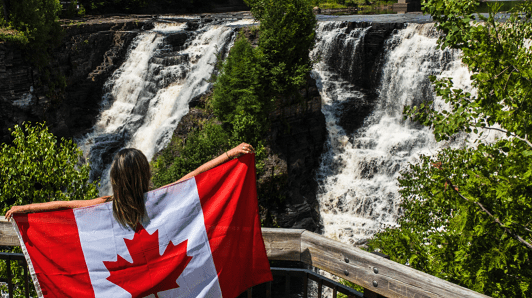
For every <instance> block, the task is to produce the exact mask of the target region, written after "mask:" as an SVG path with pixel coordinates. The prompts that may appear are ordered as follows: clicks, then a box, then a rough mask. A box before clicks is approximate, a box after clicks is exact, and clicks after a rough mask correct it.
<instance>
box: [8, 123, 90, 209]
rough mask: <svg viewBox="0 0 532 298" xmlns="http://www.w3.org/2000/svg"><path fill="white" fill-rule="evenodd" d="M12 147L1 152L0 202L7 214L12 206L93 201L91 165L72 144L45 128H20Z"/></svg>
mask: <svg viewBox="0 0 532 298" xmlns="http://www.w3.org/2000/svg"><path fill="white" fill-rule="evenodd" d="M11 135H12V137H13V143H12V144H2V147H1V151H0V183H1V188H0V199H1V204H2V212H3V214H5V212H6V211H7V210H9V208H11V206H12V205H23V204H30V203H41V202H48V201H59V200H83V199H93V198H95V197H96V196H97V195H98V190H97V182H93V183H89V182H88V180H89V171H90V166H89V164H82V163H81V158H82V153H81V150H79V149H78V147H77V146H76V144H75V143H74V142H72V141H71V140H65V139H61V141H60V142H59V141H58V140H57V138H56V137H55V136H54V135H53V134H51V133H50V132H49V131H48V128H47V127H46V126H45V124H44V123H43V124H36V125H31V124H30V123H26V124H24V125H23V126H18V125H16V126H15V127H14V129H13V130H12V133H11Z"/></svg>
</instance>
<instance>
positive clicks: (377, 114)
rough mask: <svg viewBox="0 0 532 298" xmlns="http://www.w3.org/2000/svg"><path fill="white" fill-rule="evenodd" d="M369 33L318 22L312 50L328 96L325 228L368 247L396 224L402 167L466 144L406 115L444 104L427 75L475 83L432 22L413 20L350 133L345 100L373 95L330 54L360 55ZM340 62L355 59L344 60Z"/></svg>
mask: <svg viewBox="0 0 532 298" xmlns="http://www.w3.org/2000/svg"><path fill="white" fill-rule="evenodd" d="M367 30H368V28H355V29H352V30H351V31H350V32H349V30H348V29H347V27H346V26H344V25H342V24H341V23H334V22H323V23H320V24H319V27H318V32H317V35H318V42H317V44H316V47H315V49H314V51H313V52H312V54H311V55H312V56H314V57H321V59H320V60H319V61H320V62H319V63H317V64H316V65H315V67H314V69H313V73H312V75H313V77H314V78H315V79H316V81H317V85H318V88H319V90H320V93H321V96H322V111H323V113H324V114H325V118H326V125H327V131H328V139H327V143H326V147H327V148H326V152H325V153H324V154H323V156H322V160H321V165H320V168H319V170H318V172H317V180H318V184H319V190H318V202H319V206H320V215H321V218H322V225H323V233H324V234H325V235H326V236H327V237H330V238H333V239H338V240H340V241H342V242H345V243H349V244H353V245H360V244H363V243H365V242H366V241H367V239H368V238H370V237H371V236H372V235H373V234H374V233H376V232H377V231H379V230H380V229H382V228H383V227H385V226H393V225H395V224H396V220H397V217H398V215H399V212H400V210H399V203H400V197H399V193H398V188H399V187H398V184H397V177H398V176H399V172H400V170H401V169H404V168H405V166H406V165H407V164H408V163H413V162H416V161H417V160H418V158H419V156H420V155H421V154H434V153H435V152H436V151H437V149H438V148H440V147H441V146H464V144H466V143H467V139H468V137H467V136H463V137H462V138H458V139H457V140H454V141H453V143H452V144H451V143H441V144H438V143H436V141H435V139H434V136H433V134H432V132H431V131H430V129H428V128H427V127H423V126H420V125H419V124H417V123H412V122H411V121H405V120H403V115H402V111H403V108H404V107H405V106H407V105H409V106H412V105H417V104H419V103H421V102H423V101H427V100H434V105H435V108H437V109H443V108H445V107H446V105H445V104H444V103H443V102H442V100H441V99H439V98H436V97H435V95H434V94H433V91H432V87H431V83H430V81H429V79H428V76H429V75H441V76H443V77H452V78H453V81H454V82H455V83H456V85H457V86H458V87H465V88H468V87H467V86H469V85H470V80H469V72H468V70H467V68H466V67H464V66H463V65H462V64H461V61H460V52H459V51H457V50H449V49H446V50H440V49H438V48H437V37H438V35H437V32H436V30H435V29H434V27H433V25H432V24H424V25H420V24H409V25H408V26H407V27H406V28H405V29H402V30H396V32H394V33H393V34H392V36H391V37H390V38H389V39H388V40H387V41H386V42H385V48H384V57H383V58H382V59H383V60H382V69H381V79H380V83H379V85H378V87H377V88H376V94H377V95H376V99H375V102H374V104H373V109H372V110H371V112H370V113H368V115H367V116H366V117H365V118H364V119H360V120H359V121H360V122H361V123H362V125H361V126H360V127H359V128H357V129H356V130H354V131H353V132H352V133H348V132H346V130H345V129H344V128H343V127H342V126H341V125H340V120H339V119H340V117H341V116H342V114H343V113H345V111H346V104H347V103H357V102H367V101H369V100H370V99H369V95H368V93H367V90H364V89H362V88H360V86H357V85H356V84H353V83H352V82H350V81H349V80H347V79H345V77H346V76H345V75H341V74H339V73H338V71H337V70H338V69H341V68H344V69H345V68H351V69H352V67H351V66H345V67H339V66H338V65H331V64H330V61H331V60H332V59H328V58H327V57H330V56H332V55H334V54H335V53H338V52H349V53H350V55H353V59H352V60H356V59H355V58H356V56H357V55H360V50H358V49H359V48H360V44H361V42H362V41H363V40H364V37H365V35H366V32H367ZM339 41H341V42H339ZM347 50H348V51H347ZM342 60H343V61H345V63H350V59H346V58H345V57H344V58H343V59H342ZM342 63H344V62H342ZM469 89H470V88H469Z"/></svg>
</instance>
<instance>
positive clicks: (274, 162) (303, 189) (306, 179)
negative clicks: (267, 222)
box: [258, 77, 327, 231]
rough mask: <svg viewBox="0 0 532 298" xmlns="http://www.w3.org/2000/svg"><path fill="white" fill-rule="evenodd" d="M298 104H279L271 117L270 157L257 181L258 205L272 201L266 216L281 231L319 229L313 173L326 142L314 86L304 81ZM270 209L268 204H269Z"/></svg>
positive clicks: (323, 120)
mask: <svg viewBox="0 0 532 298" xmlns="http://www.w3.org/2000/svg"><path fill="white" fill-rule="evenodd" d="M301 93H302V99H301V100H292V102H290V101H285V102H281V103H280V106H279V107H278V108H277V109H276V110H275V111H274V113H273V114H272V116H271V119H272V126H271V130H270V135H269V138H270V144H271V148H270V154H269V156H268V160H267V162H266V167H265V168H266V170H265V173H264V174H263V175H262V176H261V177H259V182H258V184H259V193H261V194H262V195H263V196H266V197H265V198H259V199H260V200H261V201H266V200H270V201H272V200H273V201H274V202H273V203H274V204H275V205H277V207H278V208H277V209H274V210H271V211H270V212H271V213H272V215H273V216H274V218H275V220H276V223H274V224H277V225H279V226H280V227H283V228H294V229H296V228H297V229H307V230H310V231H316V230H317V229H318V228H319V214H318V202H317V200H316V193H317V188H318V184H317V182H316V178H315V176H316V174H315V171H316V169H317V168H318V166H319V158H320V156H321V154H322V151H323V149H324V144H325V140H326V135H327V131H326V127H325V116H324V115H323V113H322V112H321V97H320V94H319V92H318V90H317V88H316V82H315V81H314V80H313V79H311V78H310V77H309V78H308V81H307V86H306V88H305V89H304V90H302V92H301ZM269 205H271V202H270V204H269Z"/></svg>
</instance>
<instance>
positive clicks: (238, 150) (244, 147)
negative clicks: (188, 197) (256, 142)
mask: <svg viewBox="0 0 532 298" xmlns="http://www.w3.org/2000/svg"><path fill="white" fill-rule="evenodd" d="M251 152H255V149H254V148H253V146H251V145H250V144H247V143H242V144H240V145H238V146H236V147H235V148H233V149H231V150H229V151H227V152H225V153H222V155H220V156H218V157H216V158H215V159H212V160H210V161H208V162H206V163H204V164H202V165H201V166H199V167H198V168H197V169H195V170H194V171H192V172H190V173H188V174H186V175H185V176H184V177H183V178H181V179H179V180H177V182H180V181H183V180H186V179H189V178H192V177H194V176H196V175H199V174H201V173H203V172H205V171H208V170H210V169H212V168H214V167H217V166H219V165H221V164H223V163H225V162H227V161H229V160H231V159H233V158H235V157H238V156H240V155H242V154H247V153H251Z"/></svg>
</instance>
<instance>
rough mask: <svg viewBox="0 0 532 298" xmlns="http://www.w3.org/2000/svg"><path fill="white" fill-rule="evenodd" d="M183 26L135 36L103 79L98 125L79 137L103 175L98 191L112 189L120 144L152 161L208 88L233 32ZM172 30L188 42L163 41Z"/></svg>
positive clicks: (94, 174)
mask: <svg viewBox="0 0 532 298" xmlns="http://www.w3.org/2000/svg"><path fill="white" fill-rule="evenodd" d="M185 28H186V24H183V23H173V24H169V23H164V24H156V26H155V28H154V29H153V30H151V31H148V32H145V33H141V34H139V36H137V37H136V38H135V40H134V41H133V42H132V45H131V46H130V49H129V53H128V55H127V58H126V60H125V62H124V63H123V64H122V66H120V68H119V69H118V70H117V71H115V73H114V74H113V75H112V76H111V77H110V78H109V79H108V81H107V82H106V83H105V87H104V90H105V92H106V94H105V96H104V98H103V100H102V103H101V112H100V115H99V117H98V120H97V123H96V125H95V126H94V127H93V129H92V131H91V132H90V133H89V134H87V135H86V136H85V137H84V138H83V139H82V140H78V144H79V145H80V147H81V148H82V150H83V151H84V153H85V156H86V157H87V158H88V159H89V161H90V162H91V167H92V171H91V179H97V178H98V177H100V176H101V177H102V178H101V184H102V185H101V188H100V195H107V194H110V192H111V189H110V184H109V178H108V172H109V165H110V162H111V160H110V159H111V157H112V156H113V155H114V153H116V152H117V151H118V150H119V149H120V148H124V147H133V148H137V149H140V150H141V151H142V152H144V154H145V155H146V157H147V158H148V159H149V160H151V158H152V157H153V156H154V154H155V153H157V152H158V151H159V150H161V149H163V148H164V146H166V144H167V143H168V142H169V141H170V139H171V137H172V133H173V131H174V129H175V128H176V127H177V124H178V123H179V121H180V120H181V118H182V117H183V116H184V115H186V114H187V113H188V110H189V107H188V104H189V102H190V100H192V99H194V98H196V97H198V96H201V95H202V94H204V93H205V92H207V91H208V90H209V89H210V87H211V85H212V83H211V81H210V78H211V75H212V74H213V72H214V67H215V65H216V62H217V59H218V55H219V54H222V55H223V54H225V53H226V52H227V51H228V49H229V48H230V47H231V45H232V42H233V39H234V36H235V34H234V29H233V28H230V27H228V26H225V25H206V26H205V27H200V28H199V29H198V30H196V31H185ZM172 34H181V35H179V36H178V37H183V36H184V37H185V39H186V42H185V43H184V44H183V45H182V46H179V47H178V48H172V46H170V45H167V44H166V43H165V42H164V40H165V38H166V37H167V36H170V35H172Z"/></svg>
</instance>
